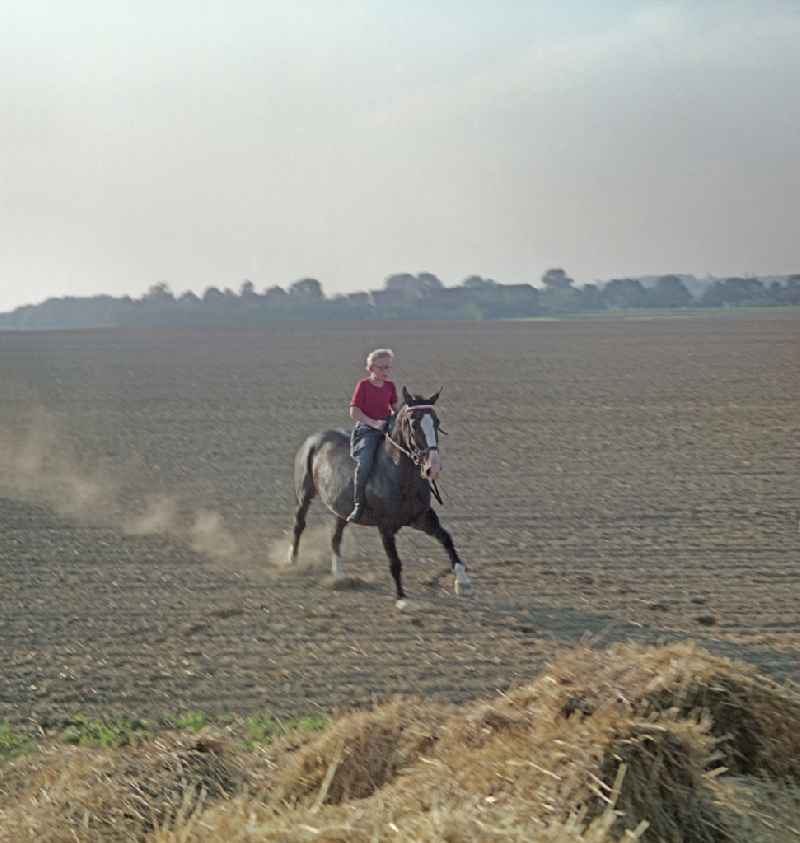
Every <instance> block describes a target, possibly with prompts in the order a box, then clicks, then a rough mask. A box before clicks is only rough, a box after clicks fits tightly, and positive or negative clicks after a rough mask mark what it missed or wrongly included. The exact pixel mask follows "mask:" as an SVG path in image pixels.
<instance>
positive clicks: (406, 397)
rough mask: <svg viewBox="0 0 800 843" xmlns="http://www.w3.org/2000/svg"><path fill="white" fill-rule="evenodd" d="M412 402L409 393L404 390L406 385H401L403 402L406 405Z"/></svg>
mask: <svg viewBox="0 0 800 843" xmlns="http://www.w3.org/2000/svg"><path fill="white" fill-rule="evenodd" d="M412 400H413V399H412V398H411V395H410V393H409V391H408V390H407V389H406V385H405V384H403V401H404V402H405V403H406V404H410V403H411V401H412Z"/></svg>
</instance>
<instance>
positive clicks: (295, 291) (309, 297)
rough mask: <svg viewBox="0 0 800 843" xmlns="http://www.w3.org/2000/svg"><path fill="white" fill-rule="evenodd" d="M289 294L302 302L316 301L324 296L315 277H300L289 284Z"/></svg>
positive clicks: (320, 285)
mask: <svg viewBox="0 0 800 843" xmlns="http://www.w3.org/2000/svg"><path fill="white" fill-rule="evenodd" d="M289 295H290V296H291V297H292V298H295V299H297V300H298V301H302V302H304V303H310V302H318V301H322V300H323V299H324V298H325V294H324V293H323V292H322V284H320V283H319V281H317V279H316V278H301V279H300V280H299V281H295V282H293V283H292V284H290V285H289Z"/></svg>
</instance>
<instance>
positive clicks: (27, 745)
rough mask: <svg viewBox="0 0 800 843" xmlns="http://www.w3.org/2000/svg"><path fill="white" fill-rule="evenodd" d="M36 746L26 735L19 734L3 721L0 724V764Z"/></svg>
mask: <svg viewBox="0 0 800 843" xmlns="http://www.w3.org/2000/svg"><path fill="white" fill-rule="evenodd" d="M35 746H36V743H35V741H33V740H32V739H31V738H30V737H28V736H27V735H22V734H19V733H17V732H15V731H13V729H12V728H11V726H10V725H9V724H8V723H7V722H6V721H3V722H2V723H0V763H2V762H3V761H10V760H11V759H12V758H16V757H17V756H18V755H24V754H25V753H26V752H30V751H31V750H32V749H33V748H34V747H35Z"/></svg>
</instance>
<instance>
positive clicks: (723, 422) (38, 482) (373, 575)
mask: <svg viewBox="0 0 800 843" xmlns="http://www.w3.org/2000/svg"><path fill="white" fill-rule="evenodd" d="M798 338H800V314H793V313H786V312H782V313H771V312H770V311H766V310H765V311H764V312H763V313H757V314H753V313H748V314H746V315H734V316H721V315H714V316H709V317H692V318H681V317H675V318H669V319H652V320H648V319H642V320H631V319H625V320H614V319H607V320H587V321H573V322H537V321H533V322H506V323H476V324H466V323H465V324H456V323H451V324H433V323H413V324H409V323H381V324H374V323H365V324H358V325H330V324H329V325H320V324H308V323H297V324H287V323H282V324H276V325H274V326H269V327H268V328H265V329H263V330H257V331H256V330H254V331H239V332H235V331H226V332H136V333H126V332H116V331H95V332H75V333H25V334H22V333H20V334H11V333H6V334H0V377H1V378H2V384H3V400H2V401H0V520H1V522H2V525H3V529H2V531H0V576H1V577H2V591H1V592H0V643H1V644H2V652H3V667H2V673H0V677H1V678H0V721H2V720H9V721H11V722H13V723H26V722H28V723H30V722H36V723H39V724H43V725H45V726H47V725H57V724H59V723H61V722H63V721H64V720H67V719H69V718H70V717H71V716H74V714H75V713H77V712H82V713H84V714H87V715H89V716H109V717H110V716H118V715H122V714H126V715H130V716H136V717H152V718H158V717H166V716H172V715H174V714H176V713H178V712H181V711H186V710H189V709H200V710H202V711H204V712H208V713H211V714H214V713H222V712H230V711H235V712H239V713H246V712H249V711H255V710H269V711H271V712H273V713H274V714H277V715H288V714H299V713H301V712H304V711H311V710H314V709H318V708H319V709H323V710H330V709H332V708H334V707H349V706H353V705H366V704H369V703H370V702H371V701H373V700H383V699H386V698H387V697H390V696H392V695H394V694H397V693H401V694H418V695H420V696H423V697H426V698H430V699H435V700H452V701H463V700H467V699H473V698H476V697H481V696H485V695H489V694H493V693H494V692H495V691H496V690H497V689H505V688H508V687H511V686H513V685H517V684H519V683H521V682H524V681H528V680H530V679H531V677H532V676H533V675H534V674H536V673H537V672H539V670H540V669H541V668H542V666H543V664H544V663H545V662H546V661H547V660H548V659H549V658H550V657H552V655H553V654H554V652H555V651H556V650H557V649H558V648H560V647H562V646H565V645H569V644H572V643H574V642H575V641H576V640H580V639H582V638H585V637H589V638H591V640H592V641H595V642H597V644H598V645H606V644H607V643H609V642H610V641H615V640H628V639H631V640H637V641H643V642H653V643H655V642H665V641H673V640H679V639H685V638H693V639H697V640H698V641H700V642H701V643H702V644H703V645H704V646H706V647H708V648H709V649H711V650H712V651H713V652H716V653H719V654H723V655H727V656H734V657H737V658H742V659H745V660H748V661H751V662H753V663H755V664H757V665H758V666H759V667H760V668H761V669H762V670H764V671H766V672H769V673H771V674H773V675H775V676H778V677H781V678H788V679H794V680H800V659H799V658H798V657H799V656H800V601H799V600H798V598H799V597H800V552H799V551H800V482H799V481H800V477H798V474H799V471H798V464H799V461H798V458H800V453H798V449H799V446H798V443H799V442H800V439H799V438H798V419H800V353H799V352H798V349H800V341H799V339H798ZM379 345H381V346H383V345H388V346H390V347H392V348H394V349H395V351H396V353H397V355H398V357H397V365H396V368H397V379H398V381H399V382H400V383H405V384H407V385H408V386H409V388H410V389H412V390H413V391H417V392H433V391H435V390H436V389H438V387H439V386H441V385H444V391H443V393H442V397H441V399H440V403H439V406H440V408H441V413H440V415H441V419H442V424H443V426H444V428H445V429H446V430H447V431H448V432H449V434H450V435H449V436H448V437H447V438H445V439H444V440H443V443H442V445H443V462H444V473H443V476H442V481H441V486H442V490H443V493H444V495H445V506H444V507H441V508H440V509H439V512H440V516H441V518H442V521H443V523H444V525H445V526H446V527H447V528H448V529H449V530H450V531H451V532H452V534H453V537H454V539H455V541H456V544H457V546H458V548H459V550H460V553H461V555H462V556H463V558H464V559H465V561H466V562H467V564H468V567H469V569H470V573H471V574H472V576H473V579H474V583H475V587H476V592H475V595H474V596H473V597H471V598H458V597H456V596H455V595H454V594H453V592H452V581H451V579H452V578H451V577H450V576H449V574H448V573H447V570H446V557H445V554H444V552H443V551H442V550H441V549H440V548H439V547H438V546H436V545H435V544H433V543H432V542H431V541H430V540H429V539H427V538H425V537H423V536H419V535H417V534H414V533H413V532H412V531H404V532H403V533H401V534H400V538H399V548H400V552H401V555H402V556H403V558H404V562H405V579H406V583H407V586H408V590H409V592H410V594H411V597H412V604H413V611H409V612H401V611H398V610H397V609H396V608H395V607H394V601H393V588H392V582H391V578H390V576H389V572H388V564H387V562H386V560H385V557H384V555H383V551H382V549H381V546H380V542H379V540H378V537H377V534H375V532H374V530H367V529H366V528H352V529H350V530H348V536H349V538H348V540H347V543H346V550H347V552H346V557H345V570H346V573H347V574H348V575H349V577H350V579H348V580H347V581H346V582H345V583H344V585H343V586H340V587H334V584H333V583H332V581H331V579H330V577H329V576H328V564H329V562H328V555H329V553H328V550H327V541H328V538H327V536H328V532H329V531H330V528H331V527H332V523H333V522H332V519H331V518H330V517H329V516H328V515H327V514H326V513H325V512H324V511H323V510H322V509H321V508H320V507H318V506H315V507H314V508H312V511H311V515H310V518H309V530H308V531H307V533H306V537H305V538H306V543H305V545H304V550H305V551H306V552H305V554H304V561H303V563H302V564H301V565H300V566H299V567H298V568H296V569H291V570H290V569H287V568H286V567H285V566H284V565H283V557H284V555H285V549H286V541H287V536H286V533H287V531H288V530H289V528H290V526H291V523H292V514H293V507H294V501H293V493H292V488H291V482H292V481H291V463H292V458H293V455H294V451H295V449H296V448H297V447H298V446H299V444H300V443H301V442H302V440H303V438H304V437H305V436H306V435H307V434H308V433H311V432H313V431H315V430H318V429H322V428H326V427H341V426H345V425H346V424H347V415H346V408H347V403H348V400H349V397H350V392H351V390H352V386H353V383H354V382H355V380H356V379H357V378H358V377H359V376H360V372H361V365H362V363H361V361H362V359H363V357H364V355H365V354H366V352H367V351H369V350H370V349H371V348H373V347H375V346H379Z"/></svg>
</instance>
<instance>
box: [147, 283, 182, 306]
mask: <svg viewBox="0 0 800 843" xmlns="http://www.w3.org/2000/svg"><path fill="white" fill-rule="evenodd" d="M143 301H146V302H153V303H166V302H174V301H175V296H174V295H173V294H172V290H170V288H169V284H167V282H166V281H159V282H158V284H151V285H150V287H149V288H148V290H147V292H146V293H145V294H144V297H143Z"/></svg>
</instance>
